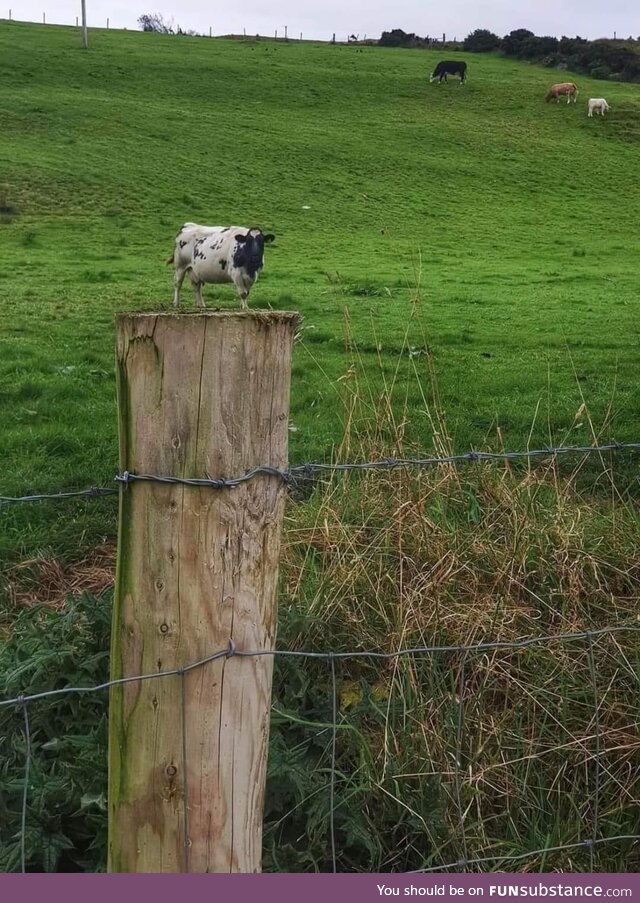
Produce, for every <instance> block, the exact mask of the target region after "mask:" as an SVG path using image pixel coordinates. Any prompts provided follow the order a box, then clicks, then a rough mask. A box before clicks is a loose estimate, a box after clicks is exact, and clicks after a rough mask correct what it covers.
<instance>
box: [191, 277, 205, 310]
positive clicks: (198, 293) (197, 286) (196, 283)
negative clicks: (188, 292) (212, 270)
mask: <svg viewBox="0 0 640 903" xmlns="http://www.w3.org/2000/svg"><path fill="white" fill-rule="evenodd" d="M189 278H190V279H191V285H192V287H193V294H194V295H195V299H196V304H197V305H198V307H204V300H203V298H202V286H203V285H204V283H203V282H200V280H199V279H198V277H197V276H195V275H194V273H193V271H192V270H189Z"/></svg>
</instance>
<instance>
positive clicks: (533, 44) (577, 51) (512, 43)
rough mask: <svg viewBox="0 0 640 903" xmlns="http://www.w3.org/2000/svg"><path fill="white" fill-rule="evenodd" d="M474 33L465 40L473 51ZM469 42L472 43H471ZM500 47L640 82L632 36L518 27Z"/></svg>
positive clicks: (639, 50) (638, 47)
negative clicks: (545, 32)
mask: <svg viewBox="0 0 640 903" xmlns="http://www.w3.org/2000/svg"><path fill="white" fill-rule="evenodd" d="M475 34H476V33H475V32H473V33H472V34H470V35H469V36H468V38H467V39H466V41H465V49H466V50H469V51H471V52H472V53H473V52H476V51H475V50H474V47H473V45H474V35H475ZM467 41H468V42H469V44H468V45H467ZM499 49H500V50H501V51H502V52H503V53H504V54H506V56H511V57H515V58H516V59H519V60H531V61H533V62H536V63H542V65H544V66H555V67H556V68H559V69H573V70H574V72H584V73H585V74H586V75H590V76H592V77H593V78H607V79H613V80H615V81H624V82H640V43H639V42H638V41H637V40H634V39H633V38H632V37H629V38H628V39H627V40H626V41H614V40H607V39H604V38H603V39H602V40H598V41H587V40H586V39H585V38H581V37H575V38H567V37H562V38H559V39H558V38H553V37H548V36H547V37H538V36H537V35H535V34H533V32H531V31H528V29H526V28H518V29H516V30H515V31H512V32H510V33H509V34H508V35H506V36H505V37H504V38H503V39H502V41H500V45H499Z"/></svg>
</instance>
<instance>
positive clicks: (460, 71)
mask: <svg viewBox="0 0 640 903" xmlns="http://www.w3.org/2000/svg"><path fill="white" fill-rule="evenodd" d="M447 75H458V76H459V77H460V84H462V83H463V82H464V81H466V78H467V64H466V63H465V62H464V61H463V60H443V61H442V62H441V63H438V65H437V66H436V68H435V69H434V70H433V72H432V73H431V77H430V79H429V82H434V81H435V80H436V79H438V84H440V82H441V81H442V79H444V80H445V81H446V80H447Z"/></svg>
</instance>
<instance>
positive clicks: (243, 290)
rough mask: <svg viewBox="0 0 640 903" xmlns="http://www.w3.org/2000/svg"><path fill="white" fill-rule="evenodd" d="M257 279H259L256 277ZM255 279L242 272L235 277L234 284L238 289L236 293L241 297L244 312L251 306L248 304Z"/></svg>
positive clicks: (235, 274) (236, 273) (238, 272)
mask: <svg viewBox="0 0 640 903" xmlns="http://www.w3.org/2000/svg"><path fill="white" fill-rule="evenodd" d="M256 278H257V277H256ZM254 282H255V279H252V278H251V277H250V276H248V275H247V274H246V273H244V272H243V271H242V270H237V271H236V272H235V273H234V276H233V284H234V285H235V287H236V291H237V292H238V295H239V296H240V307H241V308H242V310H248V308H249V305H248V304H247V298H248V297H249V292H250V291H251V287H252V286H253V283H254Z"/></svg>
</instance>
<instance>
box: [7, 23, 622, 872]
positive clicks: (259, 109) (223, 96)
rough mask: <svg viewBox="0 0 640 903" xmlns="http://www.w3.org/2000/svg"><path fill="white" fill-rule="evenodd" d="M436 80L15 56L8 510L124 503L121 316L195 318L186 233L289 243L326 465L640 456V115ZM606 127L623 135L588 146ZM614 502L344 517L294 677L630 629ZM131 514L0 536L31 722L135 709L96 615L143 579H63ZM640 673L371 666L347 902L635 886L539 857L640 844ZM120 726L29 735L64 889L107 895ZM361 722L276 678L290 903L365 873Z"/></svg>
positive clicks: (53, 862)
mask: <svg viewBox="0 0 640 903" xmlns="http://www.w3.org/2000/svg"><path fill="white" fill-rule="evenodd" d="M438 57H439V54H436V53H429V52H423V51H405V50H385V49H378V48H373V47H371V48H369V47H367V48H356V47H347V46H330V45H326V44H325V45H320V44H318V45H313V44H303V45H297V44H295V43H291V44H284V43H278V44H275V43H273V42H260V43H254V42H243V41H231V40H208V39H195V38H194V39H191V38H184V39H182V38H178V37H169V36H168V37H165V36H157V35H146V34H141V33H137V34H135V33H126V32H114V31H110V32H105V31H96V32H92V34H91V48H90V50H89V51H88V52H83V51H82V50H81V48H80V42H79V36H78V34H77V32H76V31H75V30H73V29H67V28H56V27H41V26H35V25H24V24H19V23H8V22H0V111H1V117H2V143H1V145H0V296H1V303H0V415H1V417H2V428H1V429H0V460H1V461H2V464H3V467H2V474H1V476H0V494H2V495H11V494H25V493H29V492H38V491H56V490H60V489H69V488H74V487H78V486H80V487H84V486H88V485H96V484H102V485H104V484H109V483H110V481H111V479H112V477H113V474H114V473H115V471H116V469H117V437H116V417H115V397H114V395H115V380H114V372H113V370H114V367H113V363H114V361H113V358H114V352H113V349H114V326H113V314H114V313H115V312H116V311H120V310H130V309H138V310H148V309H167V308H168V307H169V306H170V304H171V299H172V271H171V268H170V267H167V266H165V264H164V261H165V259H166V257H167V256H168V254H169V253H170V252H171V249H172V246H173V238H174V235H175V232H176V230H177V229H178V227H179V226H180V225H181V223H182V222H184V221H185V220H194V221H200V222H206V223H213V224H219V223H227V222H228V223H232V222H233V223H239V224H240V223H243V224H247V225H251V224H259V225H261V226H262V227H263V228H264V229H265V230H268V231H272V232H274V233H275V234H276V236H277V240H276V242H275V244H274V245H273V246H269V247H268V248H267V252H266V267H265V270H264V272H263V274H262V275H261V277H260V280H259V281H258V283H257V285H256V287H255V288H254V290H253V292H252V295H251V298H250V302H251V306H253V307H268V306H271V307H273V308H280V309H295V310H298V311H300V313H301V314H302V317H303V328H302V334H301V341H300V342H299V343H298V344H297V346H296V349H295V355H294V371H293V383H292V405H291V420H292V423H291V426H292V431H291V441H290V460H291V462H292V463H298V462H301V461H305V460H313V459H315V460H321V459H326V458H328V457H329V456H330V455H333V454H340V455H342V456H348V457H350V458H354V459H360V458H361V457H365V456H366V457H369V456H375V455H385V454H392V453H394V454H397V453H401V452H404V453H412V452H415V451H416V450H417V449H419V450H420V451H421V452H427V453H428V452H432V451H435V452H442V451H451V450H457V451H466V450H467V449H468V448H469V447H471V446H473V447H476V448H501V447H507V448H522V447H525V446H526V445H530V446H532V447H536V446H539V445H542V444H548V443H552V444H560V443H568V444H583V443H590V442H591V441H592V440H593V439H594V438H596V437H597V438H600V439H603V440H606V439H609V438H610V437H614V438H616V439H618V440H620V441H637V440H638V439H640V425H639V424H638V416H637V412H638V401H639V393H638V378H637V369H638V351H639V337H640V320H639V319H638V303H639V302H638V284H639V282H640V254H639V251H640V238H639V237H638V230H637V229H636V227H635V222H636V219H637V214H636V211H637V208H638V202H639V201H640V188H639V187H638V186H639V185H640V178H639V177H640V157H639V155H638V146H639V143H640V87H638V86H632V85H625V84H618V83H605V82H597V81H590V80H589V79H586V78H582V77H575V80H576V81H577V82H578V84H579V86H580V90H581V97H580V102H579V104H578V105H577V106H575V107H574V106H573V105H571V106H570V107H567V106H565V105H562V104H561V105H558V106H556V105H545V103H544V101H543V97H544V93H545V91H546V88H547V86H548V85H549V84H550V83H551V82H552V81H555V80H557V79H558V78H559V76H558V73H556V72H554V71H552V70H546V69H543V68H539V67H535V66H531V65H527V64H522V63H514V62H509V61H507V60H504V59H502V58H499V57H497V56H491V55H482V56H477V57H475V56H471V55H467V56H466V58H467V60H468V63H469V81H468V84H467V85H465V86H464V87H459V86H458V84H457V82H455V81H453V80H452V81H451V82H450V83H449V84H446V85H445V84H443V85H441V86H436V85H429V84H428V80H427V75H428V73H429V71H430V70H431V69H432V67H433V65H434V63H435V62H436V61H437V59H438ZM561 77H562V78H563V79H564V78H568V77H570V73H562V76H561ZM602 94H604V95H605V96H606V97H607V99H608V101H609V103H610V104H611V106H612V110H611V114H610V115H609V116H608V117H607V118H606V119H604V120H602V119H600V118H596V119H593V120H589V119H587V117H586V99H587V98H588V97H589V96H592V95H593V96H601V95H602ZM205 298H206V299H207V300H208V303H209V305H210V306H216V305H219V306H222V307H237V306H238V302H237V300H236V298H235V296H234V292H233V289H232V287H230V286H224V287H220V288H218V289H216V287H211V286H210V287H207V288H206V289H205ZM183 305H184V306H189V307H192V306H193V299H192V296H191V292H190V289H189V288H188V286H186V285H185V286H184V289H183ZM336 449H339V450H338V451H337V450H336ZM618 462H620V464H619V465H618ZM597 465H598V467H600V471H599V473H600V477H598V478H596V472H594V473H593V474H592V475H591V476H590V477H589V478H588V479H587V478H584V477H585V474H586V468H585V467H581V466H579V465H576V470H573V464H572V465H571V466H570V467H569V466H567V467H566V468H563V470H562V478H561V474H560V472H559V470H558V468H557V467H556V466H555V465H549V466H543V467H541V468H539V469H536V470H535V471H533V470H532V471H525V470H519V469H513V470H510V469H509V468H505V469H504V470H503V469H498V468H493V469H492V468H484V467H483V468H477V469H474V470H468V471H465V472H463V473H458V472H456V471H455V470H453V469H451V468H444V469H441V470H438V471H434V472H430V473H423V474H415V473H414V474H404V473H402V472H392V473H389V474H383V475H379V474H378V475H375V477H374V476H371V477H366V478H363V479H361V480H357V479H353V478H351V477H349V478H346V479H344V480H336V481H333V482H331V481H328V482H327V483H326V484H325V485H324V486H319V487H318V488H317V491H316V492H313V493H312V495H311V498H310V499H308V500H307V501H304V502H301V501H299V500H298V501H294V502H293V503H292V504H291V505H290V506H289V509H288V516H287V526H286V531H285V537H284V546H283V559H282V579H281V586H282V592H281V605H280V621H279V644H280V645H285V646H290V647H296V646H297V647H299V648H300V647H302V648H307V649H308V648H321V649H327V648H331V649H334V650H350V649H354V648H381V649H385V650H387V651H393V650H396V649H398V648H400V647H402V646H405V647H406V646H409V645H411V644H422V643H431V642H433V641H437V642H443V643H445V644H461V643H469V642H475V641H477V640H479V639H486V638H492V639H500V640H513V639H514V638H516V637H519V636H523V635H527V636H529V635H540V634H545V633H548V634H550V635H556V634H562V633H567V632H572V631H581V630H593V629H597V628H599V627H602V626H610V625H613V624H619V625H620V624H629V623H632V622H633V621H634V619H635V618H636V617H637V599H638V597H639V595H640V570H639V568H638V563H637V549H638V546H639V544H640V518H639V516H638V509H637V503H636V502H635V501H634V496H633V495H631V496H628V497H625V498H622V497H621V495H620V494H619V493H618V491H617V488H616V483H615V480H613V479H612V470H613V469H614V468H616V467H618V466H620V467H621V468H622V469H623V475H624V485H625V488H628V486H629V480H631V481H632V482H631V485H632V486H633V487H637V476H636V474H637V469H636V468H637V464H634V462H633V461H631V462H630V461H629V460H628V459H626V460H625V459H623V458H621V457H617V458H615V460H614V459H612V461H608V460H605V461H604V462H597ZM608 467H610V469H609V470H607V468H608ZM583 478H584V479H583ZM594 480H595V492H592V491H591V489H590V490H589V492H588V493H586V494H585V486H591V484H593V483H594ZM592 488H593V487H592ZM115 514H116V502H115V501H114V500H109V499H103V500H100V501H88V502H78V503H71V502H64V503H59V504H58V505H56V504H38V505H21V506H9V507H3V508H2V509H0V553H1V554H2V557H3V560H4V564H7V565H8V566H9V567H10V568H12V570H10V572H9V575H10V576H9V580H8V581H7V586H4V583H3V586H2V587H0V637H1V638H2V639H3V642H0V697H10V696H12V695H14V694H16V693H20V692H30V691H33V692H35V691H37V690H42V689H44V688H47V687H58V686H60V685H61V683H62V682H64V683H66V682H67V681H69V680H73V679H75V680H76V682H77V684H78V685H80V684H84V685H86V684H88V683H92V682H94V681H95V682H99V681H101V680H104V679H105V678H106V674H107V664H108V663H107V652H106V649H107V646H108V631H109V617H108V605H109V601H110V599H109V591H108V590H107V592H106V594H105V595H102V596H100V597H99V603H100V604H96V602H95V599H93V597H87V596H83V595H79V594H77V595H76V597H75V598H74V599H72V600H70V601H69V602H68V603H67V604H65V603H64V589H65V588H66V587H68V586H70V585H71V586H75V587H78V588H82V587H86V586H89V587H90V588H93V589H94V590H95V588H96V587H97V586H100V587H104V586H106V585H107V584H108V583H109V580H110V575H111V568H112V560H111V558H110V555H109V547H108V546H107V547H106V552H105V551H104V548H103V550H102V552H101V555H103V557H105V556H106V564H105V563H104V561H103V558H101V559H100V561H99V562H98V561H97V559H95V558H94V559H92V567H93V568H94V570H95V571H100V580H98V578H95V579H94V577H93V576H92V575H91V574H89V573H88V572H89V568H88V567H87V566H84V567H83V568H82V569H81V570H82V574H81V575H80V576H79V571H78V570H76V571H74V570H73V568H72V569H71V570H69V571H66V570H64V569H63V565H64V564H65V563H67V562H69V561H72V562H73V560H74V559H78V558H82V557H83V556H84V555H85V554H86V553H87V551H88V550H91V549H94V547H96V546H97V545H98V544H99V543H100V542H101V540H103V539H107V540H111V539H113V537H114V535H115V524H116V518H115ZM25 559H27V561H25ZM16 562H22V565H21V567H20V568H18V569H17V570H16V569H15V565H16ZM81 578H82V579H81ZM101 581H102V582H101ZM7 588H8V589H9V592H8V593H7V592H6V589H7ZM38 600H39V601H42V602H44V603H46V606H45V608H44V609H40V608H38V607H37V606H36V607H34V605H33V603H34V602H36V601H38ZM636 636H637V634H634V633H627V632H625V633H620V634H616V635H615V638H612V637H607V638H602V639H600V638H599V639H597V640H596V641H593V644H592V647H590V646H589V645H588V644H587V645H586V646H585V645H584V644H582V645H580V646H578V645H577V644H575V645H571V644H570V645H569V646H566V645H563V644H562V643H556V644H553V643H552V644H548V645H544V646H540V647H536V646H533V647H529V648H527V649H524V650H520V651H517V652H507V653H505V654H504V655H497V654H496V655H493V654H492V655H488V656H487V655H483V654H469V655H468V656H466V657H465V656H464V654H457V653H456V654H447V655H444V656H442V658H441V659H438V660H436V659H435V658H433V657H432V658H430V659H429V660H428V662H427V665H428V667H427V666H424V665H422V664H421V663H420V662H418V661H415V662H414V661H413V660H411V659H403V660H402V661H397V662H392V663H390V664H389V666H388V667H386V666H385V667H383V668H381V667H380V665H379V663H375V664H372V665H370V666H369V665H366V664H364V663H358V662H355V663H354V662H349V663H346V662H345V663H344V666H341V669H340V674H339V700H338V702H339V709H340V718H341V721H340V725H339V727H340V730H339V732H338V733H339V737H338V747H337V787H336V836H337V843H338V850H339V862H338V865H339V868H340V869H345V870H351V869H355V870H358V869H360V870H362V869H366V870H371V871H386V870H394V869H395V870H407V869H413V868H416V869H417V868H425V867H427V868H428V867H433V866H434V865H437V864H438V863H442V862H451V861H453V862H455V861H457V860H458V859H460V858H461V857H464V858H465V859H466V858H472V857H474V856H478V857H482V856H487V857H489V858H490V857H492V856H493V857H496V859H497V861H500V860H499V857H500V856H510V855H513V856H522V857H523V858H522V859H519V860H517V861H516V862H515V864H514V868H518V869H520V868H521V869H522V870H525V871H529V870H536V869H542V870H550V869H551V870H552V869H558V870H567V871H570V870H581V869H582V870H589V869H591V870H595V871H598V870H600V871H624V870H630V871H633V870H637V868H638V867H640V864H639V861H638V851H637V848H635V847H633V845H632V844H631V843H630V842H627V841H616V842H614V843H612V844H610V845H608V844H603V845H602V846H601V847H597V848H594V850H593V854H592V855H591V854H590V853H589V851H587V850H585V849H584V848H579V847H578V848H575V847H574V848H572V849H570V850H568V851H559V852H557V853H553V854H549V855H542V856H533V855H532V856H528V852H529V851H532V850H538V849H542V848H547V847H554V846H560V845H562V844H565V843H575V844H580V843H581V842H582V841H583V840H584V838H588V837H592V836H595V837H597V838H598V840H602V839H604V838H607V837H613V836H618V835H632V834H637V833H640V824H639V822H638V811H637V805H636V803H635V800H637V795H638V786H639V784H640V776H639V773H638V765H637V762H638V759H637V754H638V749H639V748H640V741H639V740H638V724H637V721H638V719H637V706H636V699H637V689H638V682H637V652H638V645H637V640H636ZM7 639H10V641H7V642H4V640H7ZM634 669H635V670H634ZM103 702H104V700H94V699H91V698H89V697H86V700H85V699H83V700H80V698H79V697H76V698H75V699H72V700H70V701H68V702H67V701H65V700H63V699H61V700H60V701H59V703H58V704H56V705H55V706H44V705H40V706H37V707H35V708H34V709H33V710H32V713H31V719H32V720H31V724H32V730H33V763H32V771H31V789H30V808H29V812H28V818H27V834H28V836H27V854H28V862H29V864H30V867H31V868H48V869H54V870H55V869H56V868H65V867H66V868H87V869H95V868H101V867H104V849H105V848H104V844H105V821H106V815H105V809H104V802H105V801H104V791H105V775H104V767H105V755H104V752H105V750H104V745H105V709H104V705H103ZM5 718H6V720H5V722H4V725H3V727H2V729H1V731H0V733H1V734H2V736H3V737H9V738H10V742H8V743H7V748H8V753H7V755H6V757H4V759H3V767H2V768H1V769H0V870H5V869H15V868H18V867H19V859H20V849H19V843H18V837H19V829H20V814H21V813H20V806H21V799H22V796H21V794H22V785H21V782H20V780H19V779H18V778H16V775H20V774H21V768H22V766H23V762H24V752H25V749H24V742H23V737H22V727H23V721H22V712H21V711H16V712H13V711H12V712H8V711H7V710H5ZM330 718H331V698H330V679H329V677H328V674H327V671H326V668H325V666H324V664H322V663H320V664H317V663H314V662H311V664H309V663H304V664H299V663H296V662H295V661H293V660H290V661H288V662H287V664H286V665H285V664H282V663H280V662H279V663H277V667H276V679H275V687H274V709H273V717H272V739H271V752H270V766H269V767H270V774H269V784H268V792H267V804H266V815H265V868H266V869H267V870H290V871H304V870H327V869H330V868H331V862H330V858H329V854H328V840H327V838H328V799H329V797H328V793H327V774H328V770H329V767H330V743H329V741H328V739H327V738H328V737H329V735H330V734H329V721H330ZM463 719H464V720H463ZM594 719H595V720H594ZM462 728H464V729H462ZM461 823H464V825H465V829H464V832H463V833H462V834H461V831H460V825H461ZM465 832H466V833H465ZM494 863H495V860H494ZM503 865H504V863H503ZM479 867H480V868H482V867H484V866H482V865H480V866H479ZM486 867H487V868H488V867H491V866H490V865H487V866H486Z"/></svg>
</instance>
